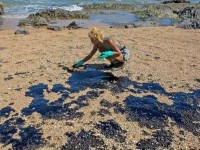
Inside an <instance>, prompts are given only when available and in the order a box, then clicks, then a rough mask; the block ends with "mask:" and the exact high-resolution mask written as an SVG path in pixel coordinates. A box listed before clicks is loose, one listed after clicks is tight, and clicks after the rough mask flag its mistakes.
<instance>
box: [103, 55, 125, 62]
mask: <svg viewBox="0 0 200 150" xmlns="http://www.w3.org/2000/svg"><path fill="white" fill-rule="evenodd" d="M107 60H109V61H110V62H114V61H115V60H117V61H119V62H124V57H123V55H120V56H118V57H111V58H107Z"/></svg>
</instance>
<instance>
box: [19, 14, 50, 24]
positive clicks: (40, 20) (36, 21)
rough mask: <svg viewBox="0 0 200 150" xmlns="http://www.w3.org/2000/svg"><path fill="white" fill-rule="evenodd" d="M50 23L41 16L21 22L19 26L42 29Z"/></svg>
mask: <svg viewBox="0 0 200 150" xmlns="http://www.w3.org/2000/svg"><path fill="white" fill-rule="evenodd" d="M47 25H48V21H47V20H46V19H45V18H43V17H40V16H35V17H33V18H31V19H29V18H27V19H23V20H20V21H19V24H18V26H34V27H42V26H47Z"/></svg>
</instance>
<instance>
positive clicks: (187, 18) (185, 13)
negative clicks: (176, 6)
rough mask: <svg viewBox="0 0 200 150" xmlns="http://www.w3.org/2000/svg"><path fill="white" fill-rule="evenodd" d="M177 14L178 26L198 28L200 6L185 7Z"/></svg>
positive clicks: (199, 24) (199, 27) (199, 26)
mask: <svg viewBox="0 0 200 150" xmlns="http://www.w3.org/2000/svg"><path fill="white" fill-rule="evenodd" d="M177 14H178V15H179V18H180V21H179V25H178V27H180V28H184V29H200V7H198V8H194V7H186V8H184V9H183V10H181V11H179V12H178V13H177Z"/></svg>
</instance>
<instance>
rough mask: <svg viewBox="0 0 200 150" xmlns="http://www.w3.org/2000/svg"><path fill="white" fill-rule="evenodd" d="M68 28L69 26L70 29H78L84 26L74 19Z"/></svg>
mask: <svg viewBox="0 0 200 150" xmlns="http://www.w3.org/2000/svg"><path fill="white" fill-rule="evenodd" d="M66 28H68V29H78V28H82V26H80V25H78V24H77V23H76V22H75V21H73V22H71V23H70V24H69V25H68V26H67V27H66Z"/></svg>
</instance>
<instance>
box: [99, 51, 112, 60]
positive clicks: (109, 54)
mask: <svg viewBox="0 0 200 150" xmlns="http://www.w3.org/2000/svg"><path fill="white" fill-rule="evenodd" d="M112 56H114V53H113V51H105V52H103V53H101V55H100V56H99V57H98V58H99V60H104V59H105V58H108V57H112Z"/></svg>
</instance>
